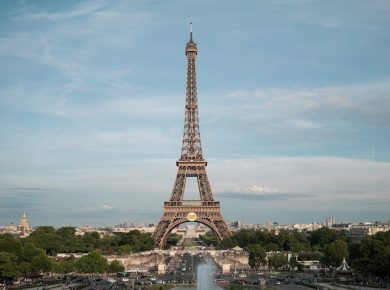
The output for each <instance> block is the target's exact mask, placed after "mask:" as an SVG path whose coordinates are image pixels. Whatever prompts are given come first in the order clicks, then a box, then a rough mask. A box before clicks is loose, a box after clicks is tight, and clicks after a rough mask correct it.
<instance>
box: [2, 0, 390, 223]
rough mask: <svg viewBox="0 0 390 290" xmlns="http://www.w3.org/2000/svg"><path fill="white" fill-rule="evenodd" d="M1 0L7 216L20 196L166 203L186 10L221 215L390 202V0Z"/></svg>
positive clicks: (45, 204) (96, 213)
mask: <svg viewBox="0 0 390 290" xmlns="http://www.w3.org/2000/svg"><path fill="white" fill-rule="evenodd" d="M351 6H353V9H351ZM0 7H1V18H0V73H1V76H2V77H1V78H0V118H1V124H2V126H1V130H0V139H1V145H0V172H1V174H0V224H7V223H10V222H12V221H15V220H17V219H18V218H19V216H20V215H21V213H23V212H27V214H28V216H29V218H30V220H31V222H32V224H33V225H38V224H49V225H55V226H60V225H68V224H71V225H86V224H91V225H99V224H100V225H107V224H117V223H120V222H122V221H129V220H130V221H131V220H135V221H139V220H147V221H150V222H152V221H155V222H157V221H158V219H159V218H160V215H161V206H162V202H163V201H165V200H166V199H167V196H169V194H170V192H171V190H172V184H173V181H174V180H173V177H174V176H175V172H176V166H175V162H176V160H177V159H178V158H179V155H180V148H181V139H182V132H183V131H182V130H183V121H184V103H185V78H186V69H185V67H186V59H185V55H184V49H185V44H186V42H187V40H188V23H189V22H193V23H194V28H193V31H194V40H195V42H196V43H197V45H198V51H199V53H198V57H197V79H198V99H199V115H200V131H201V134H202V145H203V152H204V155H205V158H206V159H207V161H208V163H209V165H208V167H207V169H208V175H209V179H210V183H211V187H212V189H213V193H214V195H215V197H216V199H218V200H219V201H220V202H221V210H222V214H223V216H224V217H225V219H226V220H244V221H246V222H247V223H265V222H266V221H268V220H275V221H279V222H280V223H287V222H290V221H291V222H297V223H299V222H301V223H303V222H312V221H323V220H325V218H326V217H329V216H334V217H335V218H336V220H340V221H362V220H371V221H375V220H382V221H386V220H388V219H389V210H388V208H389V207H390V192H389V188H390V179H389V176H390V147H389V143H390V142H389V141H390V140H389V138H390V115H389V112H390V82H389V78H390V37H389V36H390V20H389V19H388V17H387V15H388V12H390V4H389V3H388V2H387V1H376V2H370V3H367V2H365V1H343V2H339V3H329V2H326V1H307V0H296V1H281V0H275V1H268V2H257V1H249V2H248V3H247V5H245V6H244V5H240V4H239V3H235V2H233V1H227V2H225V1H215V2H213V3H208V2H207V1H200V2H198V3H197V5H193V3H192V2H187V1H183V2H181V3H173V2H172V3H165V2H158V1H155V2H154V1H149V2H148V1H146V2H124V1H123V2H122V1H119V2H115V3H112V2H108V1H81V2H79V1H68V2H66V3H58V2H49V1H48V2H39V3H37V2H32V1H19V2H17V1H8V2H6V1H5V2H2V3H0ZM162 168H163V169H164V170H161V169H162ZM189 189H190V190H189V192H187V193H186V194H187V196H188V197H190V198H191V194H194V184H192V185H191V184H189ZM185 196H186V195H185ZM15 217H16V218H15Z"/></svg>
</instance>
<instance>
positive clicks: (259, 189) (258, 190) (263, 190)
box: [225, 185, 279, 195]
mask: <svg viewBox="0 0 390 290" xmlns="http://www.w3.org/2000/svg"><path fill="white" fill-rule="evenodd" d="M225 191H226V192H234V193H242V194H259V195H263V194H272V193H278V192H279V191H278V190H277V189H276V188H271V187H268V186H262V185H252V186H249V187H239V186H235V187H233V188H231V189H227V190H225Z"/></svg>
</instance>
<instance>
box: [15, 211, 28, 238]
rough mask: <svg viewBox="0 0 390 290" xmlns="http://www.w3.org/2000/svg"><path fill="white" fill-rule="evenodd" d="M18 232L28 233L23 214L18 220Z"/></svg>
mask: <svg viewBox="0 0 390 290" xmlns="http://www.w3.org/2000/svg"><path fill="white" fill-rule="evenodd" d="M18 230H19V231H21V232H22V233H27V232H29V231H30V227H29V225H28V218H27V215H26V213H25V212H24V213H23V215H22V217H21V218H20V220H19V227H18Z"/></svg>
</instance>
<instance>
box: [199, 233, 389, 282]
mask: <svg viewBox="0 0 390 290" xmlns="http://www.w3.org/2000/svg"><path fill="white" fill-rule="evenodd" d="M201 239H202V240H203V241H204V242H205V243H206V244H208V245H215V246H218V242H217V240H216V238H215V236H214V235H213V234H212V233H211V232H210V233H207V234H206V235H203V236H201ZM235 246H239V247H241V248H244V249H245V250H246V251H248V252H249V264H250V266H251V267H252V268H255V269H257V268H259V267H260V266H262V265H265V264H266V263H267V259H266V252H270V251H274V252H277V251H291V252H293V253H297V254H298V261H299V260H301V261H307V260H320V261H321V262H322V263H323V264H324V265H326V266H331V267H337V266H339V265H340V264H341V262H342V260H343V258H346V259H347V260H348V261H349V264H350V266H352V268H353V269H355V270H357V271H360V272H361V273H366V274H373V275H376V276H380V277H385V276H388V275H389V273H390V232H380V233H377V234H376V235H373V236H367V237H365V238H364V239H363V240H362V242H361V243H360V244H356V243H352V242H351V241H350V240H349V239H348V238H347V237H346V235H345V232H344V231H340V230H334V229H329V228H326V227H323V228H320V229H318V230H316V231H312V232H307V233H302V232H298V231H288V230H282V231H280V232H279V233H278V234H276V233H275V232H273V231H262V230H253V229H249V230H241V231H238V232H236V233H234V234H233V236H231V237H230V238H227V239H225V240H223V241H222V243H221V244H220V245H219V247H220V248H223V249H227V248H232V247H235ZM283 257H284V256H283V255H279V254H274V255H272V256H270V257H269V259H268V266H270V267H273V268H279V267H282V266H286V265H287V259H286V258H283ZM298 261H297V260H296V259H291V260H290V266H291V267H292V268H295V267H297V266H299V263H298Z"/></svg>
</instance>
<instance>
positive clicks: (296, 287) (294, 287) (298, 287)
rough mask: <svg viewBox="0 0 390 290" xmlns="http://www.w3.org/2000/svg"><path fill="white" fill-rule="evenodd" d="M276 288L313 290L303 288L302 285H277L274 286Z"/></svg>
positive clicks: (282, 289)
mask: <svg viewBox="0 0 390 290" xmlns="http://www.w3.org/2000/svg"><path fill="white" fill-rule="evenodd" d="M274 288H275V289H277V290H308V289H312V288H309V287H306V286H302V285H290V284H286V285H276V286H274Z"/></svg>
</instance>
